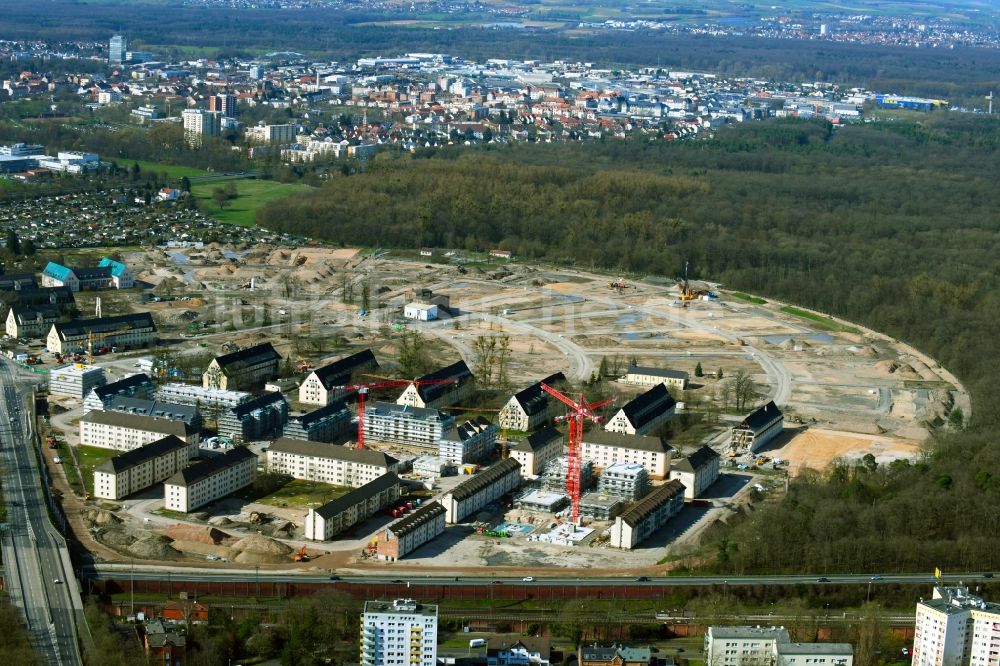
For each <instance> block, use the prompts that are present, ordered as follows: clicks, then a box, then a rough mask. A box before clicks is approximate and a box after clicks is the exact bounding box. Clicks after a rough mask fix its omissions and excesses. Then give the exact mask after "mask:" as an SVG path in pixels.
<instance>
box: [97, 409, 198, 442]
mask: <svg viewBox="0 0 1000 666" xmlns="http://www.w3.org/2000/svg"><path fill="white" fill-rule="evenodd" d="M168 435H174V436H176V437H178V438H180V439H182V440H184V441H185V442H187V443H188V446H190V447H191V449H192V450H194V449H197V448H198V442H199V435H198V432H197V431H196V430H195V429H194V428H192V427H191V426H189V425H187V424H186V423H184V422H183V421H174V420H172V419H160V418H156V417H154V416H141V415H139V414H126V413H123V412H97V411H94V412H89V413H88V414H86V415H85V416H84V417H83V418H81V419H80V444H81V445H82V446H97V447H100V448H102V449H114V450H116V451H131V450H133V449H137V448H139V447H140V446H145V445H146V444H150V443H152V442H155V441H156V440H158V439H162V438H164V437H166V436H168Z"/></svg>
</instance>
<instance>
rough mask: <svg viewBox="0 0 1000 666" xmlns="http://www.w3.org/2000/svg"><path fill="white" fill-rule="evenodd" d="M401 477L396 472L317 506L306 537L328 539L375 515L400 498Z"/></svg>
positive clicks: (309, 516)
mask: <svg viewBox="0 0 1000 666" xmlns="http://www.w3.org/2000/svg"><path fill="white" fill-rule="evenodd" d="M399 486H400V484H399V477H398V476H396V475H395V474H393V473H392V472H390V473H388V474H383V475H382V476H380V477H378V478H376V479H375V480H374V481H369V482H368V483H366V484H365V485H363V486H361V487H360V488H356V489H354V490H352V491H351V492H349V493H347V494H346V495H343V496H341V497H338V498H337V499H335V500H332V501H330V502H327V503H326V504H324V505H323V506H321V507H319V508H316V509H313V508H311V507H310V509H309V511H308V512H307V513H306V518H305V537H306V538H307V539H312V540H314V541H327V540H329V539H332V538H333V537H335V536H337V535H338V534H340V533H341V532H343V531H344V530H346V529H348V528H349V527H351V526H352V525H355V524H357V523H360V522H361V521H363V520H365V519H367V518H370V517H371V516H374V515H375V514H376V513H378V512H379V511H381V510H382V509H384V508H386V507H387V506H389V505H390V504H392V503H393V502H395V501H396V500H398V499H399V494H400V487H399Z"/></svg>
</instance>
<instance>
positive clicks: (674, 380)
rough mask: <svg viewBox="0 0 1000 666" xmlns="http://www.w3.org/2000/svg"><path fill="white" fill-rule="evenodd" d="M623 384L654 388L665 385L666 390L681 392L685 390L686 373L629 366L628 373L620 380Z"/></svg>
mask: <svg viewBox="0 0 1000 666" xmlns="http://www.w3.org/2000/svg"><path fill="white" fill-rule="evenodd" d="M621 381H622V383H624V384H635V385H638V386H656V385H657V384H665V385H666V387H667V388H668V389H674V390H675V391H683V390H685V389H686V388H687V383H688V373H686V372H684V371H683V370H665V369H663V368H649V367H645V366H641V365H635V364H633V365H630V366H629V368H628V372H627V373H625V376H624V377H623V378H622V379H621Z"/></svg>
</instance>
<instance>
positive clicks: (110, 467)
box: [94, 435, 188, 474]
mask: <svg viewBox="0 0 1000 666" xmlns="http://www.w3.org/2000/svg"><path fill="white" fill-rule="evenodd" d="M187 447H188V443H187V442H185V441H184V440H182V439H180V438H179V437H174V436H173V435H167V436H166V437H164V438H163V439H158V440H156V441H155V442H150V443H149V444H146V445H145V446H140V447H139V448H137V449H132V450H131V451H126V452H125V453H122V454H121V455H117V456H115V457H114V458H109V459H108V460H105V461H104V462H103V463H101V464H100V465H98V466H97V467H95V468H94V471H95V472H105V473H107V474H118V473H119V472H123V471H125V470H126V469H128V468H130V467H135V466H136V465H138V464H140V463H144V462H146V461H147V460H152V459H153V458H159V457H160V456H163V455H166V454H168V453H172V452H174V451H177V450H178V449H186V448H187Z"/></svg>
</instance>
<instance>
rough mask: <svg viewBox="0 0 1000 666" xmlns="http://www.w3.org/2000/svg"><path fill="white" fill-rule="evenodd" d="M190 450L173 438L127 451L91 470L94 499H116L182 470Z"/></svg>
mask: <svg viewBox="0 0 1000 666" xmlns="http://www.w3.org/2000/svg"><path fill="white" fill-rule="evenodd" d="M190 458H191V447H190V446H188V443H187V442H185V441H184V440H182V439H180V438H178V437H175V436H173V435H170V436H167V437H163V438H162V439H158V440H156V441H155V442H151V443H149V444H146V445H145V446H140V447H139V448H137V449H133V450H131V451H126V452H125V453H122V454H121V455H117V456H115V457H114V458H111V459H110V460H106V461H104V462H103V463H102V464H101V465H99V466H97V467H95V468H94V497H96V498H97V499H108V500H119V499H121V498H123V497H126V496H128V495H131V494H132V493H136V492H139V491H140V490H145V489H146V488H149V487H150V486H152V485H155V484H157V483H159V482H160V481H165V480H166V479H169V478H170V477H171V476H172V475H173V474H175V473H177V472H179V471H180V470H182V469H184V468H185V467H186V466H187V464H188V461H189V460H190Z"/></svg>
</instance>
